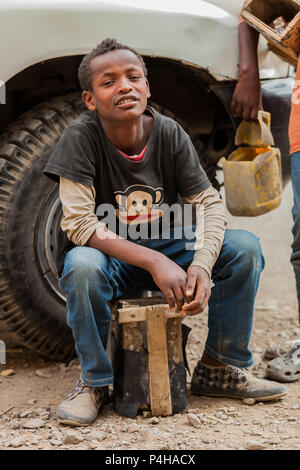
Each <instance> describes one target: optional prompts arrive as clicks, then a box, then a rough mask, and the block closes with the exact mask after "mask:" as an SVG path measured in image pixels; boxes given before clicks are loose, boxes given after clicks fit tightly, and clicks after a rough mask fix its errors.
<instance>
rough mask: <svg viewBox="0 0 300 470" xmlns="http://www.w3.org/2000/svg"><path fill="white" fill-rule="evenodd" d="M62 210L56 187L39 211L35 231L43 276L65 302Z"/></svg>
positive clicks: (38, 259)
mask: <svg viewBox="0 0 300 470" xmlns="http://www.w3.org/2000/svg"><path fill="white" fill-rule="evenodd" d="M62 216H63V213H62V208H61V202H60V199H59V194H58V187H57V186H56V185H55V186H54V187H53V188H52V190H51V191H50V192H49V193H48V195H47V197H46V199H45V200H44V202H43V204H42V206H41V209H40V211H39V217H38V221H37V224H36V230H35V247H36V256H37V261H38V264H39V267H40V270H41V272H42V276H43V278H44V280H45V282H47V284H48V286H49V287H50V288H51V290H52V291H53V292H55V294H56V295H57V296H58V297H59V298H60V299H61V300H63V301H64V302H65V300H66V298H65V294H64V292H63V291H62V290H61V289H60V288H59V286H58V279H59V269H60V264H61V263H62V261H63V259H64V252H65V246H66V243H65V237H64V235H63V232H62V230H61V228H60V223H61V220H62Z"/></svg>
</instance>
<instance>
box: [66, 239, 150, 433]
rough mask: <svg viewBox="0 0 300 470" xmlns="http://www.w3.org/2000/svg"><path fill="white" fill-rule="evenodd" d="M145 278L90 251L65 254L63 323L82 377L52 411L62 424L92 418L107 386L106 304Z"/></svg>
mask: <svg viewBox="0 0 300 470" xmlns="http://www.w3.org/2000/svg"><path fill="white" fill-rule="evenodd" d="M147 274H148V273H146V271H143V270H141V269H139V268H135V267H134V266H131V265H128V264H126V263H121V262H120V261H118V260H116V259H114V258H111V257H109V256H107V255H105V254H103V253H102V252H101V251H99V250H96V249H94V248H88V247H76V248H73V249H72V250H71V251H70V252H69V253H68V254H67V256H66V259H65V263H64V270H63V274H62V277H61V279H60V287H61V288H62V289H63V290H64V291H65V293H66V300H67V323H68V325H69V326H70V328H71V329H72V333H73V336H74V341H75V348H76V352H77V355H78V359H79V362H80V365H81V375H82V376H81V378H80V379H79V381H78V383H77V384H76V386H75V389H74V390H73V391H72V393H71V394H70V395H68V397H67V398H66V399H65V400H64V401H63V402H62V403H61V405H60V406H59V408H58V416H59V418H60V419H61V421H62V422H64V423H68V424H76V425H78V424H89V423H90V422H92V421H94V419H95V418H96V417H97V414H98V411H99V408H100V406H101V404H102V403H103V401H104V400H105V398H106V397H107V386H108V385H111V384H112V383H113V370H112V366H111V363H110V361H109V359H108V357H107V354H106V344H107V339H108V334H109V324H110V317H111V315H110V308H109V306H108V304H107V302H109V301H110V300H112V299H114V298H118V297H121V296H123V295H130V294H131V293H132V292H133V291H134V290H135V289H136V288H137V287H138V283H139V284H140V283H143V277H144V275H147Z"/></svg>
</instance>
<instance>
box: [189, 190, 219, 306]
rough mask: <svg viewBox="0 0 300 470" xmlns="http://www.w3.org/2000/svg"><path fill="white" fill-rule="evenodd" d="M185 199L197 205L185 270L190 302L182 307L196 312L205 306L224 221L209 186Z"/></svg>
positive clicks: (216, 196) (216, 192) (216, 198)
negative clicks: (192, 244) (190, 256)
mask: <svg viewBox="0 0 300 470" xmlns="http://www.w3.org/2000/svg"><path fill="white" fill-rule="evenodd" d="M186 200H187V202H189V203H191V204H193V206H195V207H196V243H195V247H194V248H195V254H194V259H193V261H192V263H191V265H190V267H189V268H188V271H187V274H188V280H187V287H186V295H187V298H188V300H189V303H188V304H186V305H184V306H183V310H185V311H186V313H188V314H189V315H196V314H197V313H199V312H202V311H203V310H204V308H205V307H206V305H207V302H208V300H209V297H210V288H211V279H210V278H211V272H212V268H213V266H214V264H215V262H216V260H217V258H218V256H219V254H220V251H221V248H222V244H223V240H224V233H225V228H226V224H227V221H226V217H225V211H224V205H223V202H222V201H221V198H220V195H219V193H218V191H216V189H214V188H213V187H212V186H210V187H209V188H207V189H206V190H204V191H203V192H201V193H199V194H195V195H193V196H189V197H186ZM193 294H194V298H193Z"/></svg>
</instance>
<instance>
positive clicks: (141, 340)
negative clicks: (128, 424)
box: [110, 297, 190, 418]
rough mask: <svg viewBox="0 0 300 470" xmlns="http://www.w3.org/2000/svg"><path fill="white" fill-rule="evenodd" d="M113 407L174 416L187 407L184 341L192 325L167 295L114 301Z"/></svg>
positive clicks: (133, 412) (133, 414) (127, 413)
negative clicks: (187, 323)
mask: <svg viewBox="0 0 300 470" xmlns="http://www.w3.org/2000/svg"><path fill="white" fill-rule="evenodd" d="M110 307H111V311H112V322H111V341H112V351H111V352H112V364H113V369H114V376H115V380H114V394H113V395H114V407H115V409H116V411H118V412H119V413H120V414H122V415H124V416H127V417H129V418H135V417H136V415H137V412H138V410H147V409H148V410H150V409H151V411H152V415H153V416H169V415H171V414H173V413H178V412H179V411H182V410H183V409H184V408H186V406H187V390H186V366H187V364H186V363H185V358H184V356H185V354H184V349H185V343H186V340H187V336H188V333H189V330H190V328H188V327H187V326H185V325H182V324H181V320H182V318H183V317H184V316H183V315H182V313H177V312H174V311H173V310H170V308H169V306H168V305H167V304H165V299H163V298H155V297H152V298H141V299H132V300H125V301H116V302H115V303H114V304H113V303H110Z"/></svg>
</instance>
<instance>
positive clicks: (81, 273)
mask: <svg viewBox="0 0 300 470" xmlns="http://www.w3.org/2000/svg"><path fill="white" fill-rule="evenodd" d="M143 245H144V246H147V247H148V248H151V249H153V250H158V251H160V252H161V253H163V254H165V255H166V256H168V257H169V258H170V259H172V260H173V261H174V262H175V263H177V264H178V265H180V266H181V267H182V268H183V269H184V270H186V269H187V268H188V267H189V265H190V264H191V261H192V259H193V255H194V251H193V250H191V249H186V240H185V239H175V238H174V237H173V238H170V239H167V240H165V239H156V240H153V239H152V240H147V241H143ZM263 267H264V259H263V256H262V252H261V248H260V244H259V241H258V239H257V238H256V237H255V235H253V234H252V233H249V232H246V231H243V230H226V232H225V238H224V242H223V246H222V250H221V253H220V255H219V257H218V259H217V261H216V263H215V265H214V268H213V271H212V279H213V282H214V287H213V288H212V292H211V297H210V300H209V316H208V328H209V332H208V337H207V340H206V346H205V349H206V351H207V352H208V354H210V355H211V356H213V357H214V358H215V359H217V360H220V361H222V362H225V363H227V364H231V365H235V366H239V367H249V366H250V365H252V364H253V358H252V352H251V350H250V349H249V347H248V345H249V341H250V336H251V332H252V323H253V310H254V301H255V296H256V292H257V287H258V283H259V277H260V273H261V271H262V269H263ZM60 287H61V288H62V289H63V290H64V291H65V293H66V298H67V323H68V325H69V326H70V327H71V329H72V332H73V336H74V340H75V347H76V352H77V355H78V358H79V361H80V365H81V371H82V377H83V380H84V382H85V384H86V385H89V386H94V387H99V386H105V385H111V384H112V383H113V370H112V366H111V363H110V361H109V359H108V357H107V354H106V344H107V339H108V334H109V324H110V309H109V307H108V305H107V302H108V301H110V300H112V299H119V298H126V297H127V298H130V296H131V295H132V294H133V293H134V291H136V290H137V288H141V287H142V288H144V289H146V290H157V289H158V288H157V286H156V285H155V283H154V281H153V279H152V276H151V275H150V274H149V273H148V272H147V271H145V270H143V269H141V268H138V267H135V266H132V265H130V264H127V263H123V262H121V261H119V260H117V259H114V258H111V257H109V256H107V255H105V254H103V253H102V252H101V251H99V250H97V249H94V248H88V247H75V248H73V249H72V250H71V251H69V252H68V253H67V255H66V259H65V264H64V270H63V274H62V277H61V279H60Z"/></svg>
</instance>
